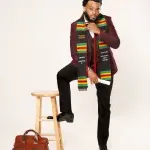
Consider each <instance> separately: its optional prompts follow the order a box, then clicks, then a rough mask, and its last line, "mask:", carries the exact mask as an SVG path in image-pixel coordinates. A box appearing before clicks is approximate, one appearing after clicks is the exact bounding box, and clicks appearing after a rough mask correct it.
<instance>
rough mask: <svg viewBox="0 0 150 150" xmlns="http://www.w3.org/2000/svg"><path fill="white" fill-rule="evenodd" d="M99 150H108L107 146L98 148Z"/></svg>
mask: <svg viewBox="0 0 150 150" xmlns="http://www.w3.org/2000/svg"><path fill="white" fill-rule="evenodd" d="M99 150H108V149H107V145H104V146H100V147H99Z"/></svg>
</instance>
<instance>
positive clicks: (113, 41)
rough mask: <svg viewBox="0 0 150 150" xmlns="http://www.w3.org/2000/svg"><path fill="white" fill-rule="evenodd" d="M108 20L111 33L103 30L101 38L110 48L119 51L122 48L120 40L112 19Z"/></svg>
mask: <svg viewBox="0 0 150 150" xmlns="http://www.w3.org/2000/svg"><path fill="white" fill-rule="evenodd" d="M106 20H107V24H108V28H109V31H108V33H106V32H104V31H102V30H101V31H100V35H99V37H100V39H101V40H102V41H104V43H106V44H107V45H108V46H110V47H111V48H114V49H117V48H118V47H119V46H120V39H119V37H118V34H117V31H116V29H115V27H114V25H113V22H112V19H111V17H108V19H106Z"/></svg>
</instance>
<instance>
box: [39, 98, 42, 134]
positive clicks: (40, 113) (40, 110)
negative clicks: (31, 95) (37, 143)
mask: <svg viewBox="0 0 150 150" xmlns="http://www.w3.org/2000/svg"><path fill="white" fill-rule="evenodd" d="M39 98H40V99H39V101H40V108H39V115H40V117H39V118H40V121H39V134H40V135H41V123H42V121H41V119H42V97H39Z"/></svg>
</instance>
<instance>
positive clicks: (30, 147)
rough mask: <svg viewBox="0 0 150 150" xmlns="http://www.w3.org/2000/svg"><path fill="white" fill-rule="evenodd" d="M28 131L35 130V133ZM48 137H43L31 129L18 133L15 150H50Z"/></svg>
mask: <svg viewBox="0 0 150 150" xmlns="http://www.w3.org/2000/svg"><path fill="white" fill-rule="evenodd" d="M28 132H34V133H35V135H27V134H28ZM48 144H49V142H48V139H47V138H44V137H41V136H40V135H39V134H38V133H37V132H36V131H34V130H32V129H30V130H27V131H26V132H25V133H24V134H23V135H17V136H16V138H15V143H14V148H13V150H48V149H49V147H48Z"/></svg>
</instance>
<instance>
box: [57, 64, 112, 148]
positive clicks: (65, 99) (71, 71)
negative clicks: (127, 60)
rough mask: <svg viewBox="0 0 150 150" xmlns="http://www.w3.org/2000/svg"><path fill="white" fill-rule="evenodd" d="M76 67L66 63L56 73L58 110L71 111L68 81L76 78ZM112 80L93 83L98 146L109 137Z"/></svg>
mask: <svg viewBox="0 0 150 150" xmlns="http://www.w3.org/2000/svg"><path fill="white" fill-rule="evenodd" d="M77 75H78V69H77V67H76V66H75V65H73V64H71V63H70V64H68V65H67V66H65V67H64V68H62V69H61V70H60V71H59V72H58V73H57V84H58V90H59V93H60V97H59V102H60V111H61V112H67V113H72V108H71V90H70V82H71V81H73V80H76V79H77ZM112 85H113V80H112V82H111V85H110V86H108V85H104V84H101V83H97V84H95V87H96V89H97V90H96V91H97V99H98V127H97V138H98V144H99V146H102V145H104V144H106V143H107V140H108V137H109V122H110V114H111V111H110V106H111V104H110V95H111V90H112Z"/></svg>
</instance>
